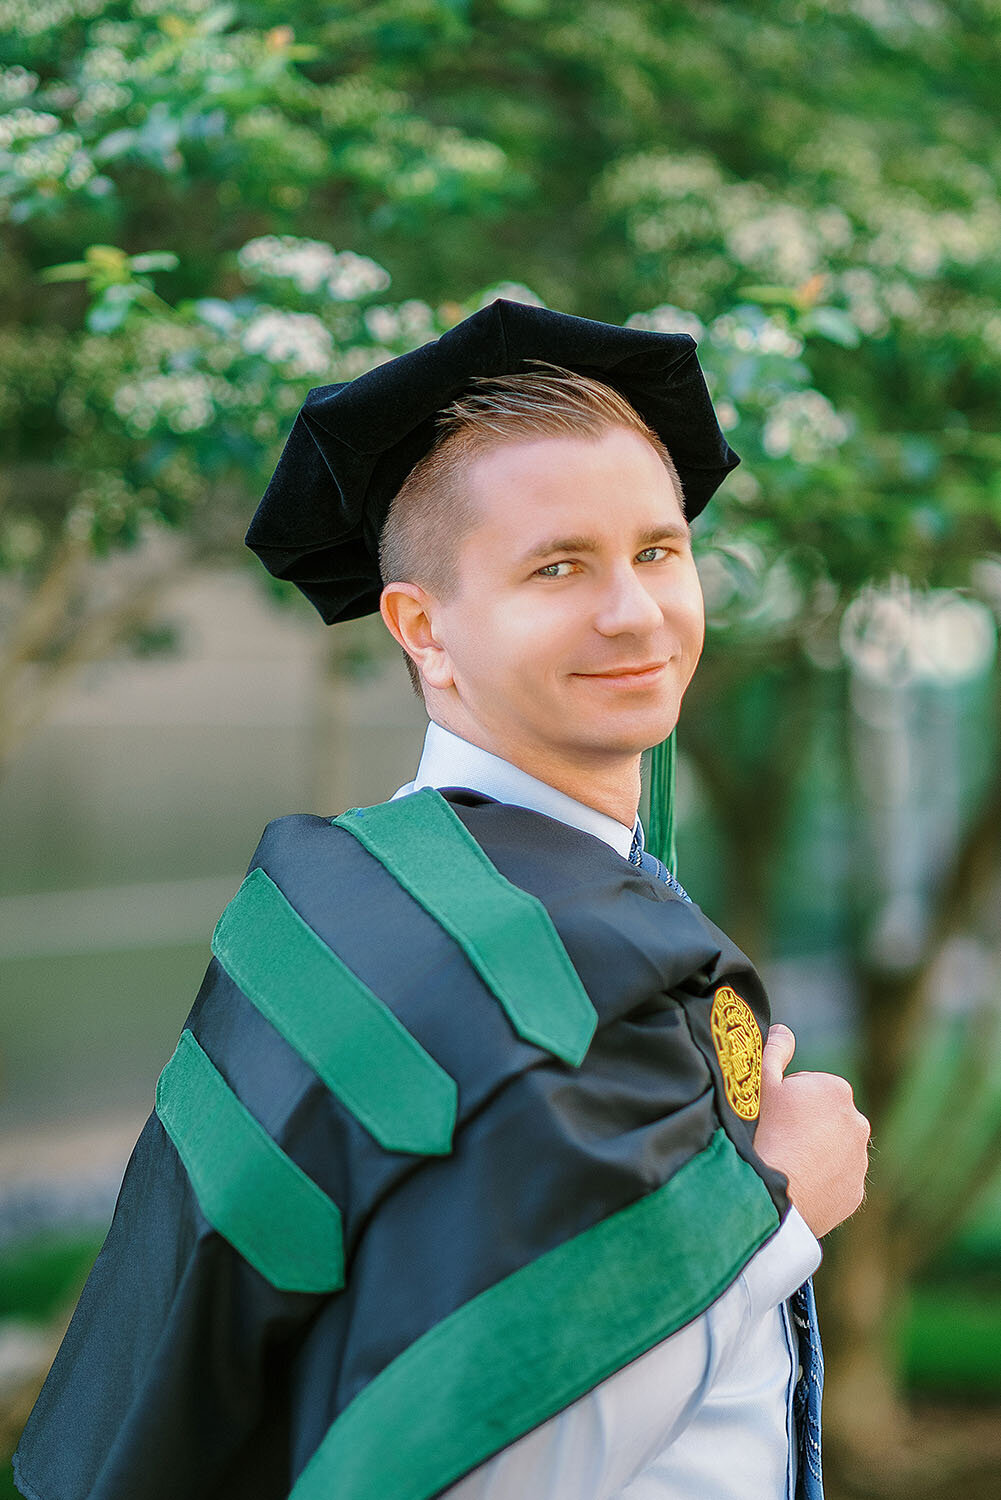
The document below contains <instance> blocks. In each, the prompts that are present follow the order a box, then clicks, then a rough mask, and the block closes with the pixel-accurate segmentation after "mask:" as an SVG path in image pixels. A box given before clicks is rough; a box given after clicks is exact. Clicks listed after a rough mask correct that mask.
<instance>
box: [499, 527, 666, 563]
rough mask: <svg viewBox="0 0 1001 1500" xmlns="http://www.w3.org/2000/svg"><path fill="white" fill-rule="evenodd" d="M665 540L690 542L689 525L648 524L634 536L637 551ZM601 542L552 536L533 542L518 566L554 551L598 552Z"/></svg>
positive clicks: (586, 537) (590, 538)
mask: <svg viewBox="0 0 1001 1500" xmlns="http://www.w3.org/2000/svg"><path fill="white" fill-rule="evenodd" d="M666 540H672V541H682V542H688V543H689V544H690V543H691V540H692V532H691V527H690V526H688V524H687V523H685V524H682V525H679V524H678V522H677V521H665V523H664V524H663V526H648V527H647V528H646V530H645V531H641V532H640V533H639V535H638V536H637V538H636V546H637V551H642V549H643V548H644V547H652V546H653V544H654V543H655V542H663V541H666ZM600 549H601V542H600V541H599V540H598V538H597V537H593V536H554V537H549V538H547V540H546V541H544V542H539V543H536V544H533V545H532V547H531V548H530V549H529V551H528V552H526V553H524V554H523V555H522V556H521V557H520V558H519V559H518V566H519V567H524V566H525V565H526V564H527V563H530V562H535V561H536V560H537V559H538V558H540V557H550V556H551V555H552V553H554V552H598V551H600Z"/></svg>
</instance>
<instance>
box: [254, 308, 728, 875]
mask: <svg viewBox="0 0 1001 1500" xmlns="http://www.w3.org/2000/svg"><path fill="white" fill-rule="evenodd" d="M695 350H696V342H695V340H694V339H693V338H692V336H691V334H688V333H663V332H659V331H656V330H652V329H645V328H624V327H621V326H620V325H619V324H616V323H599V322H596V321H595V320H594V319H592V318H578V317H574V316H572V315H571V314H569V313H560V312H554V311H553V310H552V309H551V308H546V307H534V306H531V305H528V304H526V303H522V302H511V301H509V300H507V299H506V298H504V297H498V298H497V299H496V300H495V301H493V302H491V303H488V305H487V306H486V307H483V308H480V310H479V311H478V312H475V313H473V314H472V316H470V317H468V318H465V319H463V321H462V322H461V323H457V324H456V325H455V327H454V328H450V329H449V330H448V332H447V333H443V334H442V335H441V337H440V338H437V339H433V340H432V341H431V342H430V343H427V344H422V345H421V347H420V348H418V349H413V350H411V351H410V352H409V353H407V354H401V355H399V356H398V357H397V358H396V359H391V360H388V361H387V362H386V363H384V364H381V365H377V366H376V367H375V368H374V369H372V370H368V371H366V372H365V373H364V374H363V375H359V376H357V377H356V379H354V380H350V381H341V382H339V383H337V384H333V385H321V386H316V387H315V388H314V389H313V390H311V391H310V392H309V393H308V395H307V396H306V400H305V402H304V403H303V406H302V409H301V410H300V412H299V414H298V416H297V417H296V419H295V423H294V425H293V427H292V431H291V433H290V434H289V437H288V441H287V442H286V444H285V448H284V451H283V452H282V455H281V458H280V459H279V461H278V466H277V468H276V469H275V472H274V474H273V475H272V477H271V481H270V483H269V484H268V487H267V489H266V490H265V492H264V496H263V498H262V499H261V502H260V504H259V506H258V508H257V511H256V513H255V515H254V518H253V520H252V521H251V523H250V527H249V529H248V531H247V535H246V538H245V541H246V544H247V546H248V547H249V548H250V549H251V551H252V552H254V553H255V554H256V555H257V557H259V558H260V560H261V562H262V563H263V564H264V566H265V567H266V568H267V570H268V572H269V573H272V574H273V575H274V576H275V577H276V578H283V579H287V580H289V581H291V582H292V583H294V584H295V585H296V586H297V588H299V589H300V590H301V591H302V593H303V594H305V596H306V598H307V599H308V600H309V601H310V602H311V603H312V604H313V605H314V606H315V607H316V609H317V610H318V611H319V613H320V615H321V617H322V618H323V620H324V621H325V623H326V624H328V625H333V624H336V623H337V622H338V621H341V620H352V619H355V618H357V617H358V616H360V615H366V614H371V613H372V612H373V611H375V610H377V609H378V607H379V595H380V593H381V592H382V585H383V581H384V580H383V579H382V578H381V577H380V575H379V536H380V533H381V531H382V528H383V525H384V523H385V520H386V517H387V515H388V514H389V507H390V504H391V502H392V500H393V498H394V496H395V495H396V494H397V492H398V491H399V489H400V487H401V485H402V484H403V481H404V479H405V478H406V477H407V475H408V474H409V473H410V471H411V469H412V468H413V467H414V465H415V464H416V463H417V462H418V460H419V459H421V458H423V456H424V455H425V454H426V453H427V452H428V451H429V450H430V448H431V447H432V446H433V444H434V443H435V441H436V438H437V436H438V434H437V429H436V425H435V417H436V415H437V414H438V413H439V412H440V411H441V410H442V408H443V407H446V406H447V405H448V404H449V402H451V401H453V400H454V399H455V398H456V397H457V396H459V395H461V394H462V393H463V392H464V391H466V390H467V389H468V388H469V387H470V385H471V382H472V380H473V377H475V376H484V375H486V376H489V375H512V374H515V373H518V372H519V371H528V370H529V369H530V366H528V365H527V364H526V361H527V360H530V359H544V360H547V361H549V362H550V363H552V364H557V365H561V366H563V368H565V369H568V370H573V371H575V372H576V373H578V374H580V375H587V376H590V377H591V379H593V380H598V381H601V382H602V383H603V384H605V385H607V386H611V387H612V388H613V389H614V390H616V391H618V392H619V394H620V395H621V396H624V397H625V399H626V400H627V401H628V402H629V403H630V404H631V405H632V406H633V407H634V408H635V410H636V411H637V412H638V413H639V415H640V416H641V417H642V418H643V419H644V421H645V422H646V423H647V424H648V425H649V427H650V428H651V429H652V430H653V431H654V432H655V433H656V434H657V436H658V437H659V438H660V439H661V441H662V442H663V443H664V445H665V447H666V448H667V449H668V452H669V453H670V455H671V457H672V459H673V460H674V464H675V467H676V469H677V471H678V477H679V478H680V480H681V485H682V489H683V491H684V506H685V514H686V516H687V517H688V519H689V520H691V519H692V518H693V517H695V516H697V515H698V514H699V513H700V512H701V511H702V510H703V509H704V508H705V506H706V504H707V503H708V501H709V500H710V499H711V497H712V496H713V494H714V493H715V492H716V490H717V489H718V488H719V486H720V484H721V483H722V482H723V480H724V479H725V477H726V475H727V474H728V473H729V472H730V470H731V469H734V468H736V466H737V464H738V463H739V462H740V459H739V457H738V455H737V454H736V453H734V451H733V449H732V448H731V447H730V446H729V444H728V443H727V441H726V438H725V437H724V436H723V433H722V431H721V429H720V426H719V422H718V421H717V419H716V413H715V411H714V410H713V405H712V401H711V400H710V397H709V392H708V390H707V388H706V382H705V377H704V376H703V373H702V369H701V367H700V365H699V362H698V359H697V357H696V353H695ZM673 749H674V742H673V736H672V737H671V739H670V740H669V741H666V742H665V746H663V747H657V749H656V751H655V754H654V759H653V771H652V782H653V785H652V787H651V814H652V815H651V844H652V845H653V847H654V852H655V853H658V854H659V855H660V857H661V858H662V859H664V862H665V863H666V864H668V865H669V867H670V868H671V869H672V871H673V859H672V857H671V856H672V853H673V820H672V819H670V818H668V820H667V824H668V826H667V827H666V829H665V827H664V817H663V813H664V811H665V809H666V810H669V809H670V807H671V806H672V805H673V793H672V788H673ZM658 751H659V752H660V753H659V754H658V753H657V752H658ZM658 788H659V790H658ZM655 791H656V792H657V796H656V804H657V810H655V809H654V802H655V798H654V792H655Z"/></svg>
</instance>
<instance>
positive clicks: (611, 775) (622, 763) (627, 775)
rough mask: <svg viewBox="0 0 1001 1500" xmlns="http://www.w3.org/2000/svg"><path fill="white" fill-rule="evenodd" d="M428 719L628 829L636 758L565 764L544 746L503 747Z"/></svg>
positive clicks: (477, 732) (466, 727)
mask: <svg viewBox="0 0 1001 1500" xmlns="http://www.w3.org/2000/svg"><path fill="white" fill-rule="evenodd" d="M431 717H432V718H433V719H434V722H435V723H437V724H440V725H441V727H442V728H443V729H447V730H449V731H450V732H451V733H452V734H456V735H458V736H459V738H460V739H464V740H468V741H469V743H470V744H472V745H478V746H479V748H480V749H481V750H487V751H489V753H490V754H491V755H497V756H499V757H500V758H501V759H502V760H506V761H509V762H510V763H511V765H513V766H517V767H518V768H519V770H522V771H524V772H525V773H526V774H527V775H529V776H534V777H535V778H536V779H537V780H538V781H544V782H545V783H546V785H547V786H551V787H555V788H556V790H557V791H558V792H563V793H564V794H565V795H566V796H567V797H572V798H573V799H574V800H575V801H576V802H582V803H583V804H584V805H585V806H586V807H593V808H595V809H596V810H597V811H598V812H601V813H604V814H605V815H606V816H607V817H609V818H615V820H616V821H617V822H619V823H624V824H626V826H627V827H630V828H631V827H632V825H633V824H634V823H635V821H636V814H637V810H638V808H639V801H640V756H639V755H633V756H622V757H617V758H615V759H614V760H613V761H608V760H607V759H602V760H601V761H596V762H595V764H594V765H587V764H578V763H577V762H576V761H575V762H567V761H566V760H565V759H563V758H562V757H561V756H559V755H557V754H555V753H554V752H550V751H547V749H546V747H545V746H523V745H522V746H519V745H515V744H506V743H502V742H500V741H498V740H496V739H495V738H494V737H493V736H491V735H488V734H487V733H485V731H484V730H483V728H482V727H481V726H480V725H479V724H475V723H471V722H470V723H465V722H464V723H462V724H455V723H450V722H449V717H448V716H446V715H443V714H441V713H439V712H435V713H434V714H433V715H431Z"/></svg>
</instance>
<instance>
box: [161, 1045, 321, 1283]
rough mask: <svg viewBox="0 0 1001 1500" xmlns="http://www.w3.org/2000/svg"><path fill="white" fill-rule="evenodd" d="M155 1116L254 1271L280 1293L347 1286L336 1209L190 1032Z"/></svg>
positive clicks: (204, 1202) (167, 1072) (209, 1210)
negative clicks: (246, 1103) (252, 1112)
mask: <svg viewBox="0 0 1001 1500" xmlns="http://www.w3.org/2000/svg"><path fill="white" fill-rule="evenodd" d="M156 1112H157V1114H158V1115H159V1117H160V1120H161V1122H162V1124H163V1128H164V1129H165V1130H166V1132H167V1134H168V1135H169V1136H170V1139H171V1140H172V1141H173V1143H174V1145H175V1147H176V1148H177V1154H178V1156H179V1157H180V1158H181V1161H182V1162H183V1163H184V1166H185V1169H186V1171H187V1173H188V1177H189V1178H190V1181H191V1186H192V1188H193V1189H194V1193H195V1197H196V1198H197V1199H198V1205H199V1207H200V1208H201V1211H202V1213H203V1214H204V1215H205V1217H206V1219H208V1221H209V1223H210V1224H211V1225H212V1227H213V1229H217V1230H218V1231H219V1233H220V1234H221V1235H222V1236H223V1237H224V1239H227V1240H229V1242H230V1244H231V1245H233V1246H234V1248H235V1249H237V1250H238V1251H239V1252H240V1254H241V1255H242V1256H243V1257H244V1258H245V1259H246V1260H248V1261H249V1262H250V1264H251V1265H252V1266H253V1267H254V1268H255V1270H257V1271H259V1272H260V1273H261V1275H262V1276H264V1277H266V1279H267V1280H268V1281H270V1282H271V1283H272V1285H273V1286H276V1287H278V1288H279V1289H280V1290H281V1291H284V1292H335V1291H337V1290H338V1288H339V1287H342V1286H343V1285H344V1248H343V1242H342V1237H341V1214H340V1209H339V1208H338V1207H337V1204H336V1203H334V1201H333V1199H331V1198H328V1197H327V1195H326V1193H325V1192H323V1190H322V1189H321V1188H319V1187H317V1185H316V1183H315V1182H313V1180H312V1179H311V1178H309V1177H307V1176H306V1173H305V1172H304V1171H303V1170H302V1168H301V1167H299V1166H297V1165H296V1163H295V1162H294V1161H293V1160H292V1158H291V1157H290V1156H286V1154H285V1152H284V1151H283V1150H282V1149H281V1147H280V1146H279V1145H278V1144H277V1142H275V1141H273V1140H272V1139H271V1137H270V1136H269V1135H268V1133H267V1131H266V1130H263V1129H262V1127H261V1126H260V1125H259V1124H258V1122H257V1121H256V1120H255V1119H254V1117H253V1115H252V1114H251V1113H250V1111H249V1110H248V1109H246V1108H245V1106H244V1105H243V1104H241V1103H240V1100H239V1099H238V1098H237V1097H236V1095H235V1094H234V1093H233V1091H232V1089H231V1088H230V1086H229V1084H228V1083H227V1082H226V1080H225V1079H224V1078H223V1076H222V1074H221V1073H219V1072H218V1071H217V1069H216V1068H215V1066H214V1065H213V1063H212V1062H211V1061H210V1060H209V1058H208V1057H207V1056H206V1054H205V1053H204V1052H203V1051H202V1049H201V1047H200V1046H199V1044H198V1042H197V1041H196V1040H195V1037H194V1035H193V1034H192V1032H190V1031H187V1030H185V1031H182V1032H181V1037H180V1040H179V1042H178V1043H177V1046H176V1048H175V1049H174V1055H173V1057H171V1059H170V1061H169V1062H168V1063H167V1066H166V1067H165V1068H164V1070H163V1072H162V1073H161V1074H160V1077H159V1079H158V1081H157V1085H156Z"/></svg>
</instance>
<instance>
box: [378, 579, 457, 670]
mask: <svg viewBox="0 0 1001 1500" xmlns="http://www.w3.org/2000/svg"><path fill="white" fill-rule="evenodd" d="M439 609H440V605H439V604H438V601H437V600H436V599H435V597H434V595H433V594H429V593H428V591H427V589H422V588H421V586H420V584H419V583H387V584H386V585H385V587H384V588H383V590H382V593H381V595H380V596H379V613H380V614H381V615H382V618H383V620H384V621H385V623H386V629H387V630H388V631H389V633H390V635H392V636H393V638H394V639H395V640H397V641H399V643H400V645H401V646H402V647H403V649H404V651H405V652H406V653H407V655H408V656H409V657H410V658H411V660H412V661H414V662H415V663H416V665H417V668H418V670H419V672H420V674H421V677H422V679H423V680H424V682H425V683H426V684H427V686H428V687H434V688H447V687H451V686H452V683H453V677H452V661H451V657H450V656H449V654H448V651H447V650H446V649H445V647H444V646H443V645H441V644H440V642H439V641H438V640H437V638H436V636H435V615H436V614H437V613H438V611H439Z"/></svg>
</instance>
